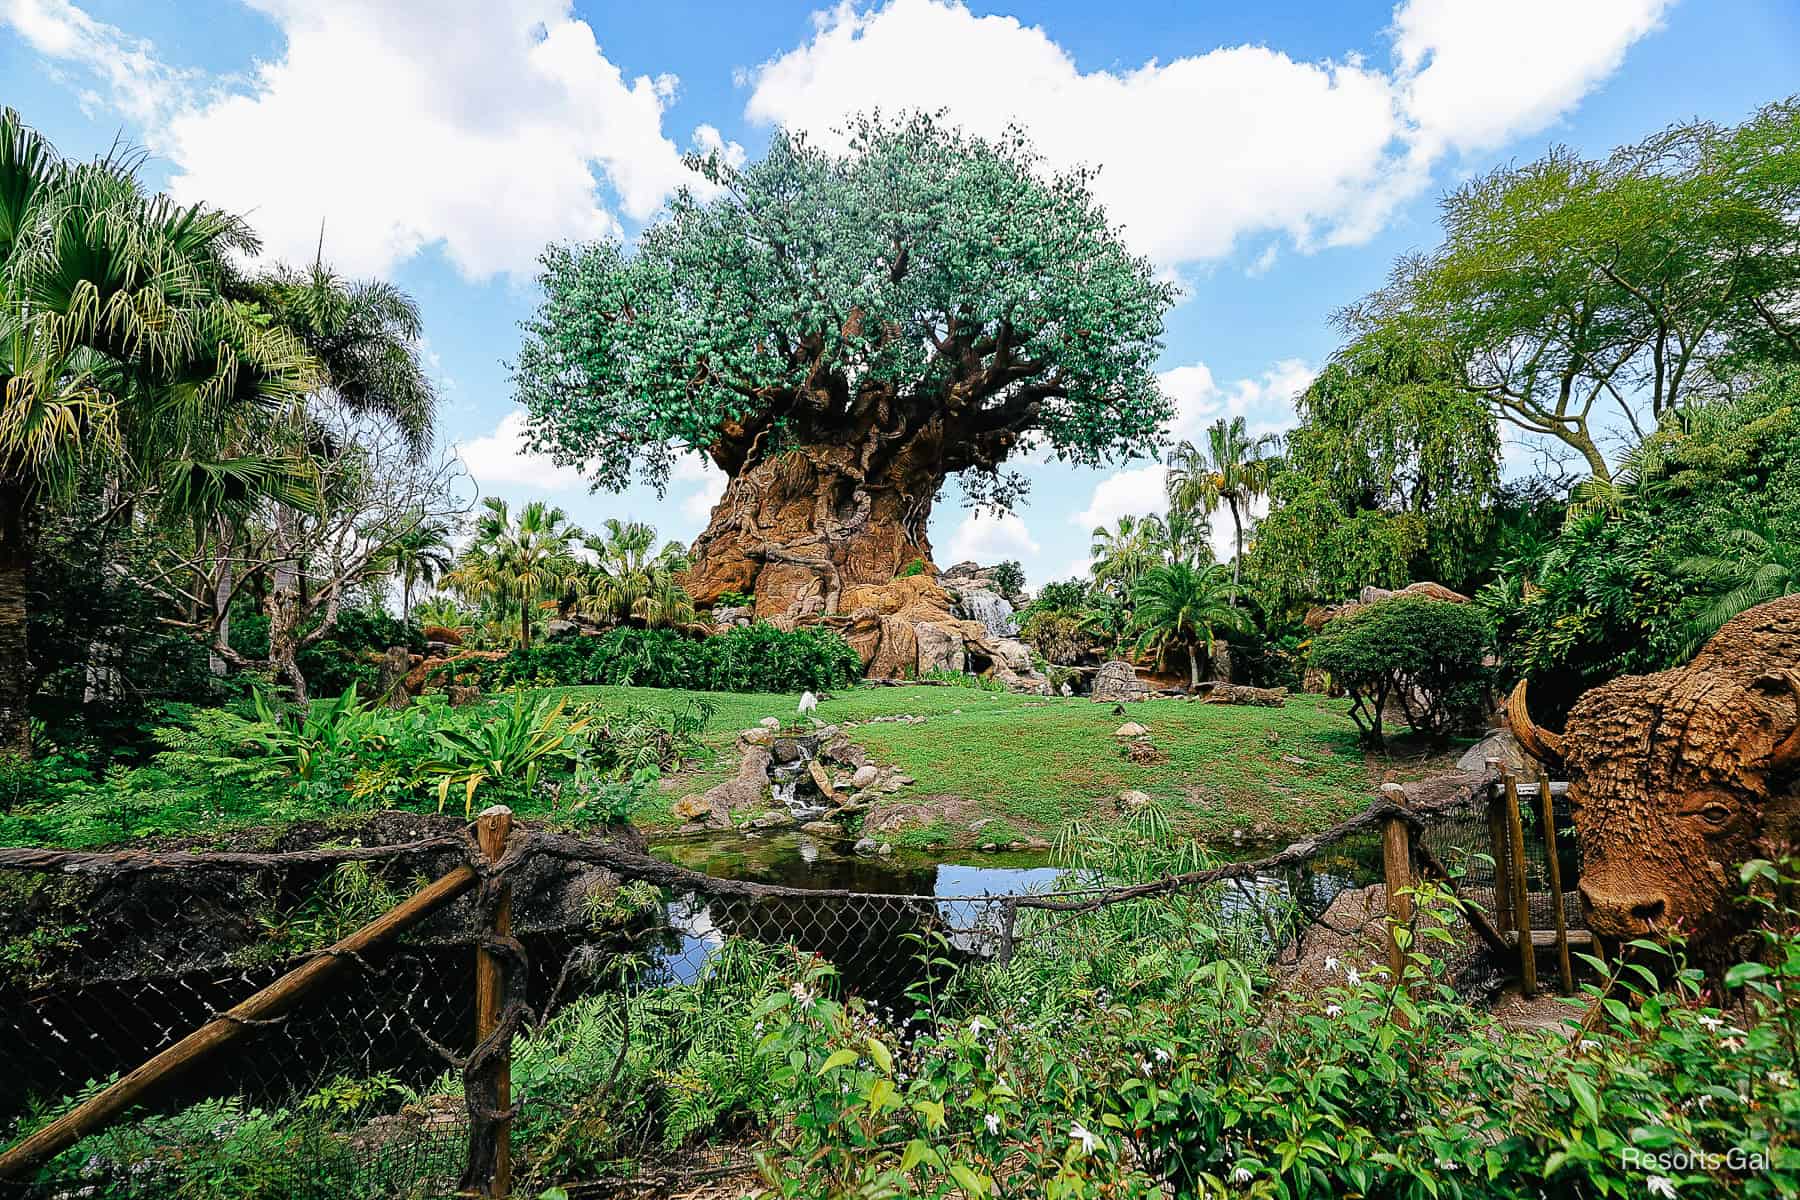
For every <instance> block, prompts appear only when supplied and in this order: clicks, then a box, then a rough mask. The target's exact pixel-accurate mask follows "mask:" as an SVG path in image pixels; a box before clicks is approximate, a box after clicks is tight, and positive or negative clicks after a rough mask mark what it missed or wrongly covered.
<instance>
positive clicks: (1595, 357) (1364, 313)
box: [1339, 98, 1800, 480]
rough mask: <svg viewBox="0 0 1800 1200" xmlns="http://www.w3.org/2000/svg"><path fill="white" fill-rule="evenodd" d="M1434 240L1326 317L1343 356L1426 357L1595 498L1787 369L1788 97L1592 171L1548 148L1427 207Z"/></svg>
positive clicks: (1797, 107) (1685, 130)
mask: <svg viewBox="0 0 1800 1200" xmlns="http://www.w3.org/2000/svg"><path fill="white" fill-rule="evenodd" d="M1443 225H1444V241H1443V244H1442V245H1441V246H1439V247H1438V248H1437V249H1436V250H1434V251H1432V252H1430V253H1428V254H1422V255H1413V256H1408V257H1406V258H1403V259H1401V260H1400V262H1399V263H1398V264H1397V265H1396V267H1395V269H1394V272H1393V276H1392V278H1391V279H1390V281H1389V283H1388V284H1387V285H1386V286H1385V287H1383V288H1381V289H1380V290H1378V291H1376V292H1374V293H1373V294H1371V295H1370V296H1368V297H1367V298H1365V299H1364V300H1362V301H1361V302H1359V303H1357V304H1355V305H1352V306H1350V307H1349V308H1347V309H1345V310H1344V311H1343V312H1342V313H1340V314H1339V319H1340V322H1341V324H1342V326H1343V328H1344V329H1345V331H1346V332H1347V333H1348V334H1349V335H1350V336H1351V337H1352V339H1353V340H1356V339H1362V338H1366V337H1377V338H1380V339H1381V340H1382V341H1383V342H1384V343H1386V344H1389V345H1405V344H1408V343H1414V344H1419V345H1429V346H1433V347H1441V348H1442V349H1443V352H1444V353H1445V355H1446V362H1447V365H1448V366H1449V367H1450V368H1451V370H1452V373H1453V376H1454V378H1455V380H1456V383H1457V384H1458V385H1459V386H1460V387H1461V388H1462V389H1464V390H1465V391H1466V392H1467V393H1468V394H1469V395H1470V396H1472V397H1475V398H1477V399H1479V400H1480V401H1481V402H1482V403H1484V404H1485V405H1487V406H1488V407H1489V409H1490V411H1491V412H1492V413H1493V415H1494V417H1495V418H1496V419H1498V420H1501V421H1505V422H1507V423H1509V424H1511V425H1514V426H1515V427H1517V428H1519V429H1521V430H1523V431H1525V432H1527V433H1529V434H1534V435H1539V436H1543V437H1547V438H1551V439H1554V440H1556V441H1560V442H1561V443H1563V445H1564V446H1565V447H1567V448H1568V449H1569V450H1571V451H1573V452H1574V453H1575V454H1577V455H1579V456H1580V459H1581V461H1582V462H1583V464H1584V466H1585V469H1586V471H1587V472H1588V473H1589V474H1590V475H1591V476H1592V477H1594V478H1596V479H1599V480H1606V479H1608V478H1610V477H1611V476H1612V474H1613V467H1614V464H1613V461H1612V460H1611V458H1610V457H1609V455H1608V453H1607V452H1606V449H1605V446H1604V435H1605V434H1606V433H1607V431H1608V429H1609V428H1622V429H1623V430H1625V431H1626V432H1627V434H1628V435H1629V436H1628V442H1627V444H1628V445H1629V443H1630V442H1632V441H1636V440H1638V439H1641V438H1642V437H1644V436H1645V435H1647V434H1648V433H1649V432H1650V431H1651V430H1653V429H1654V428H1655V427H1656V424H1657V422H1659V421H1660V420H1662V419H1663V417H1664V416H1665V415H1666V414H1668V413H1670V412H1672V411H1675V410H1678V409H1680V408H1681V407H1683V406H1684V405H1687V404H1690V403H1698V402H1701V401H1704V400H1707V399H1714V398H1720V397H1723V396H1726V395H1729V394H1731V393H1732V392H1734V391H1735V390H1736V385H1737V383H1738V381H1739V374H1740V371H1741V369H1742V367H1743V365H1744V364H1745V363H1746V362H1749V361H1755V360H1758V359H1770V358H1781V359H1788V360H1793V359H1795V358H1800V324H1797V323H1796V319H1795V315H1794V314H1795V308H1794V298H1795V296H1796V294H1797V289H1800V98H1790V99H1787V100H1783V101H1779V102H1777V103H1775V104H1771V105H1768V106H1767V107H1765V108H1763V109H1762V110H1761V111H1759V112H1758V113H1756V114H1755V115H1754V116H1753V117H1751V118H1750V119H1749V120H1748V121H1746V122H1744V123H1743V124H1742V125H1739V126H1736V127H1727V126H1722V125H1719V124H1716V123H1713V122H1710V121H1692V122H1687V123H1684V124H1678V125H1673V126H1670V127H1669V128H1668V129H1665V130H1663V131H1661V132H1659V133H1656V134H1653V135H1652V136H1650V137H1649V138H1646V139H1645V140H1644V141H1642V142H1639V143H1637V144H1636V145H1630V146H1623V147H1621V148H1619V149H1618V150H1616V151H1614V152H1613V153H1612V155H1610V156H1609V157H1607V158H1606V159H1604V160H1589V159H1584V158H1582V157H1580V156H1579V155H1577V154H1575V153H1574V152H1573V151H1570V150H1567V149H1562V148H1558V149H1554V150H1552V151H1551V152H1550V153H1548V154H1547V155H1545V156H1544V157H1543V158H1540V159H1538V160H1536V161H1534V162H1530V163H1526V164H1523V165H1508V166H1504V167H1500V168H1498V169H1496V170H1494V171H1492V172H1489V173H1488V174H1486V175H1482V176H1479V177H1477V178H1475V179H1473V180H1471V181H1470V182H1468V183H1467V184H1465V185H1463V186H1462V187H1460V188H1458V189H1457V190H1456V191H1454V192H1452V193H1451V194H1450V195H1449V196H1447V197H1446V198H1445V200H1444V202H1443Z"/></svg>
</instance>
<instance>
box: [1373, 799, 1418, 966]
mask: <svg viewBox="0 0 1800 1200" xmlns="http://www.w3.org/2000/svg"><path fill="white" fill-rule="evenodd" d="M1381 796H1382V799H1384V800H1387V801H1388V802H1389V803H1391V804H1396V805H1399V806H1400V807H1401V808H1405V807H1406V789H1405V788H1403V787H1401V786H1400V785H1399V784H1397V783H1384V784H1382V785H1381ZM1381 867H1382V875H1383V881H1384V883H1385V884H1386V890H1387V915H1388V921H1387V944H1388V968H1389V969H1390V970H1392V971H1393V973H1394V983H1395V984H1396V985H1398V984H1399V983H1400V982H1401V980H1403V979H1404V978H1405V977H1406V957H1407V951H1406V950H1404V949H1402V948H1401V946H1400V939H1399V938H1397V937H1396V936H1394V933H1395V930H1397V929H1399V928H1400V927H1401V926H1403V925H1410V924H1411V923H1412V915H1413V903H1412V897H1411V896H1410V895H1408V894H1407V889H1408V888H1411V887H1412V886H1413V872H1412V829H1411V827H1410V826H1408V825H1407V823H1406V819H1405V818H1404V817H1400V816H1395V815H1389V816H1387V817H1384V818H1382V822H1381Z"/></svg>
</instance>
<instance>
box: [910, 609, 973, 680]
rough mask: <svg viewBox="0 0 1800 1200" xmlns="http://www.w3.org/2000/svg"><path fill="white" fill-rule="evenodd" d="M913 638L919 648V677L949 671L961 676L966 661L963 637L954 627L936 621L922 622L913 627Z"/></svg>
mask: <svg viewBox="0 0 1800 1200" xmlns="http://www.w3.org/2000/svg"><path fill="white" fill-rule="evenodd" d="M913 637H914V639H915V640H916V641H917V643H918V647H919V675H920V677H921V678H923V677H924V676H926V675H929V674H930V673H931V672H933V671H949V672H952V673H954V674H957V675H960V674H962V672H963V664H964V662H965V661H966V659H965V656H964V653H963V639H962V635H961V634H960V633H959V632H958V631H957V630H956V629H955V628H953V627H950V626H945V625H940V624H938V623H937V622H936V621H922V622H920V623H919V624H917V625H915V626H913Z"/></svg>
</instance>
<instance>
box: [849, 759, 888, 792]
mask: <svg viewBox="0 0 1800 1200" xmlns="http://www.w3.org/2000/svg"><path fill="white" fill-rule="evenodd" d="M879 778H881V772H880V771H879V770H877V769H876V768H875V767H874V766H872V765H868V764H865V765H863V766H860V767H858V768H856V774H854V775H852V776H851V777H850V786H851V787H853V788H856V789H858V790H861V789H862V788H866V787H868V786H870V785H871V784H873V783H874V782H875V781H876V780H877V779H879Z"/></svg>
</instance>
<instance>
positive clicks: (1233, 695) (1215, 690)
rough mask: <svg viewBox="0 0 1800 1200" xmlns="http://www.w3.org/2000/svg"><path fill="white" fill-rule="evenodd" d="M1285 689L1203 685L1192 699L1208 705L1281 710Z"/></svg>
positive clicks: (1214, 684) (1241, 684) (1284, 699)
mask: <svg viewBox="0 0 1800 1200" xmlns="http://www.w3.org/2000/svg"><path fill="white" fill-rule="evenodd" d="M1287 697H1288V690H1287V689H1286V688H1284V687H1283V688H1259V687H1251V686H1250V685H1249V684H1244V683H1219V682H1213V683H1203V684H1201V685H1200V690H1199V692H1198V693H1196V694H1195V696H1194V697H1193V698H1194V699H1196V700H1204V701H1205V702H1206V703H1208V704H1248V705H1253V706H1256V707H1260V708H1281V707H1283V706H1285V705H1286V704H1287Z"/></svg>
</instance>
